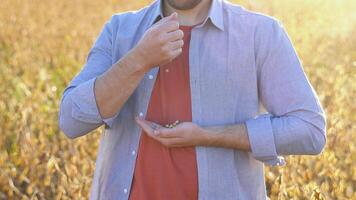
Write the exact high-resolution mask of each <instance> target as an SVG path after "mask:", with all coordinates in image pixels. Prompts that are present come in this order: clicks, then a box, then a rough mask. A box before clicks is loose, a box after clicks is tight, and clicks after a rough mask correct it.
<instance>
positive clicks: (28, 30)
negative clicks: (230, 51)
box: [0, 0, 356, 200]
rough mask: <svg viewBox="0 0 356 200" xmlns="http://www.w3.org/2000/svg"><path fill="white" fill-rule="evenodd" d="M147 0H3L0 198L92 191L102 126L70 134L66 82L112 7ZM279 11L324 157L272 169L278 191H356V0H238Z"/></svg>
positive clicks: (350, 194)
mask: <svg viewBox="0 0 356 200" xmlns="http://www.w3.org/2000/svg"><path fill="white" fill-rule="evenodd" d="M150 2H151V1H146V0H131V1H127V0H126V1H124V0H60V1H51V0H1V1H0V199H1V200H2V199H88V196H89V190H90V186H91V179H92V176H93V170H94V167H95V158H96V153H97V147H98V141H99V140H98V138H99V136H100V133H101V130H97V131H95V132H93V133H91V134H89V135H87V136H85V137H82V138H79V139H76V140H69V139H67V138H66V137H65V136H64V134H63V133H61V132H60V131H59V128H58V124H57V121H58V120H57V116H58V109H59V103H60V97H61V94H62V92H63V89H64V87H65V86H66V85H67V84H68V83H69V81H70V80H71V79H72V78H73V76H74V75H75V74H76V73H77V72H78V71H79V70H80V69H81V67H82V66H83V64H84V63H85V59H86V56H87V54H88V51H89V48H90V47H91V45H92V44H93V42H94V40H95V38H96V36H97V35H98V34H99V31H100V30H101V28H102V27H103V25H104V23H105V21H107V20H108V19H110V17H111V15H112V14H113V13H117V12H122V11H127V10H133V9H139V8H141V7H143V6H146V5H148V4H149V3H150ZM232 2H234V3H238V4H240V5H242V6H244V7H246V8H248V9H252V10H255V11H259V12H263V13H266V14H268V15H272V16H274V17H276V18H278V19H279V20H280V21H281V22H282V23H283V24H284V26H285V27H286V29H287V31H288V33H289V35H290V37H291V39H292V41H293V43H294V45H295V48H296V50H297V52H298V54H299V56H300V59H301V60H302V62H303V65H304V70H305V72H306V73H307V75H308V78H309V80H310V82H311V83H312V85H313V86H314V88H315V90H316V91H317V93H318V95H319V97H320V100H321V102H322V105H323V106H324V109H325V111H326V112H327V118H328V121H327V123H328V124H327V126H328V130H327V134H328V143H327V147H326V149H325V151H324V152H323V153H322V154H321V155H320V156H317V157H311V156H290V157H287V166H285V167H275V168H268V167H267V168H266V182H267V190H268V195H269V196H270V198H271V199H356V164H355V162H356V154H355V153H356V151H355V148H356V144H355V143H356V126H355V125H356V114H355V113H356V103H355V102H356V100H355V99H356V1H354V0H313V1H309V0H268V1H266V0H250V1H247V0H241V1H237V0H236V1H232Z"/></svg>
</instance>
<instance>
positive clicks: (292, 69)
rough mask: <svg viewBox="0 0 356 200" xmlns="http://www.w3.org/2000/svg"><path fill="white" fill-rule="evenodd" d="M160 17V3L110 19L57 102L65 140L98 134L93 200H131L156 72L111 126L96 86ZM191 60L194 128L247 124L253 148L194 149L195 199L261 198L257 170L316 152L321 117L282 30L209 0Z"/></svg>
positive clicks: (322, 131) (322, 135)
mask: <svg viewBox="0 0 356 200" xmlns="http://www.w3.org/2000/svg"><path fill="white" fill-rule="evenodd" d="M162 16H163V15H162V12H161V1H159V0H157V1H155V2H153V3H152V4H151V5H149V6H147V7H145V8H142V9H140V10H138V11H130V12H125V13H118V14H115V15H113V16H112V18H111V19H110V20H108V22H107V23H106V24H105V25H104V27H103V29H102V31H101V33H100V35H99V36H98V38H97V40H96V41H95V43H94V45H93V47H92V48H91V50H90V53H89V56H88V58H87V62H86V64H85V65H84V67H83V69H82V70H81V71H80V72H79V73H78V74H77V75H76V76H75V77H74V79H73V80H72V81H71V82H70V84H69V85H68V87H67V88H66V89H65V91H64V93H63V97H62V100H61V105H60V113H59V126H60V128H61V130H62V131H63V132H64V133H65V134H66V135H67V136H68V137H69V138H76V137H79V136H83V135H86V134H88V133H89V132H91V131H92V130H94V129H96V128H97V127H99V126H101V125H103V124H104V125H105V129H104V132H103V134H102V135H101V138H100V146H99V150H98V156H97V160H96V169H95V173H94V178H93V183H92V188H91V194H90V199H92V200H93V199H101V200H103V199H104V200H113V199H119V200H122V199H128V196H129V193H130V188H131V182H132V178H133V172H134V166H135V161H136V156H137V148H138V142H139V138H140V134H141V128H140V127H139V126H138V125H137V124H136V122H135V120H134V117H135V116H137V115H141V116H145V115H146V111H147V107H148V102H149V98H150V95H151V91H152V89H153V85H154V82H155V80H156V76H157V72H158V69H159V68H158V67H157V66H155V67H153V68H152V69H151V70H149V71H148V72H147V73H146V74H145V76H144V77H143V79H142V80H141V82H140V83H139V85H138V87H137V88H136V89H135V91H134V92H133V94H132V95H131V96H130V98H129V99H128V101H127V102H126V103H125V104H124V106H123V107H122V108H121V109H120V110H118V111H117V114H116V115H115V116H114V117H112V118H110V119H103V118H102V117H101V116H100V114H99V112H98V107H97V104H96V100H95V96H94V90H93V86H94V81H95V79H96V77H97V76H98V75H100V74H102V73H103V72H105V71H106V70H108V69H109V68H110V67H111V66H112V65H113V64H114V63H116V62H117V61H118V60H119V59H120V58H121V57H122V56H124V55H125V54H126V53H127V52H128V51H129V50H130V49H131V48H133V47H134V46H135V44H136V43H137V42H138V41H139V39H140V38H141V37H142V35H143V33H144V32H145V30H147V29H148V28H149V27H150V26H151V25H152V24H153V23H154V22H155V21H157V20H158V19H159V17H162ZM189 58H190V59H189V68H190V71H189V72H190V87H191V101H192V122H194V123H197V124H199V125H201V126H217V125H229V124H236V123H245V124H246V126H247V131H248V136H249V140H250V144H251V148H252V152H247V151H241V150H237V149H228V148H218V147H205V146H197V147H196V155H197V163H198V181H199V200H217V199H224V200H230V199H231V200H233V199H234V200H235V199H248V200H251V199H266V198H267V197H266V186H265V180H264V164H268V165H272V166H277V165H284V164H285V161H284V159H283V155H302V154H303V155H306V154H310V155H315V154H319V153H320V152H321V151H322V150H323V148H324V146H325V143H326V117H325V113H324V111H323V109H322V106H321V104H320V102H319V99H318V97H317V95H316V93H315V91H314V89H313V87H312V86H311V84H310V82H309V81H308V79H307V77H306V75H305V72H304V71H303V68H302V65H301V62H300V60H299V58H298V56H297V54H296V51H295V49H294V47H293V45H292V43H291V40H290V39H289V37H288V35H287V33H286V30H285V29H284V27H283V26H282V24H281V22H280V21H278V20H277V19H275V18H273V17H270V16H267V15H264V14H261V13H256V12H253V11H249V10H247V9H245V8H244V7H242V6H239V5H236V4H232V3H229V2H227V1H222V0H213V1H212V5H211V7H210V10H209V14H208V17H207V18H206V19H205V21H204V23H202V24H200V25H199V26H196V27H194V28H193V29H192V32H191V42H190V49H189ZM177 84H178V83H177ZM122 87H125V85H122ZM118 91H120V90H119V89H118ZM118 91H117V92H118ZM112 92H116V91H112ZM88 145H90V144H88ZM157 156H159V155H157ZM162 189H163V188H162Z"/></svg>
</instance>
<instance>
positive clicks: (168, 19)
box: [156, 12, 178, 25]
mask: <svg viewBox="0 0 356 200" xmlns="http://www.w3.org/2000/svg"><path fill="white" fill-rule="evenodd" d="M177 19H178V14H177V13H176V12H173V13H172V14H170V15H169V16H167V17H163V18H162V19H161V20H159V21H158V22H157V24H156V25H158V24H162V23H165V22H167V21H170V20H177Z"/></svg>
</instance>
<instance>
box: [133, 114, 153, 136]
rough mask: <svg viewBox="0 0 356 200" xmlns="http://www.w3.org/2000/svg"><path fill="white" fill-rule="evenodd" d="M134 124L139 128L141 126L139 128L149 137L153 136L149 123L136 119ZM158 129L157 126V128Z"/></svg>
mask: <svg viewBox="0 0 356 200" xmlns="http://www.w3.org/2000/svg"><path fill="white" fill-rule="evenodd" d="M136 122H137V123H138V125H139V126H141V128H142V129H143V130H144V131H145V132H146V133H147V134H149V135H153V134H154V130H153V128H152V124H151V122H149V121H147V120H145V119H142V118H138V117H136ZM157 127H158V126H157Z"/></svg>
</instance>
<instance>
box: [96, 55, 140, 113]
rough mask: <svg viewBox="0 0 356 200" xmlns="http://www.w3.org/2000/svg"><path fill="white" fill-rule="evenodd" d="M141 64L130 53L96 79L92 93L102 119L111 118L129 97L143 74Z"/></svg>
mask: <svg viewBox="0 0 356 200" xmlns="http://www.w3.org/2000/svg"><path fill="white" fill-rule="evenodd" d="M143 63H144V62H142V61H140V60H138V59H137V56H135V52H134V51H130V52H129V53H128V54H126V55H125V56H124V57H123V58H122V59H120V60H119V61H118V62H117V63H115V64H114V65H113V66H112V67H111V68H110V69H109V70H107V71H106V72H105V73H103V74H102V75H101V76H99V77H98V78H97V79H96V81H95V85H94V93H95V98H96V102H97V106H98V109H99V112H100V115H101V116H102V118H110V117H113V116H114V115H115V114H116V113H117V111H118V110H120V109H121V108H122V106H123V105H124V104H125V102H126V101H127V100H128V98H129V97H130V96H131V94H132V93H133V91H134V90H135V88H136V87H137V85H138V84H139V83H140V80H141V79H142V77H143V76H144V74H145V70H144V69H146V68H145V67H146V66H144V64H143Z"/></svg>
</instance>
